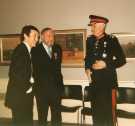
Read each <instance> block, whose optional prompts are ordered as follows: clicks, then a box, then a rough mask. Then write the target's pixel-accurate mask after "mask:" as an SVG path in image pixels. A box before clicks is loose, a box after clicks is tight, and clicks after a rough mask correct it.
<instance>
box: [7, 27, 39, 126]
mask: <svg viewBox="0 0 135 126" xmlns="http://www.w3.org/2000/svg"><path fill="white" fill-rule="evenodd" d="M38 37H39V32H38V29H37V28H36V27H34V26H32V25H26V26H24V27H23V28H22V32H21V43H20V44H19V45H18V46H17V47H16V48H15V50H14V51H13V54H12V58H11V64H10V69H9V81H8V86H7V92H6V99H5V105H6V106H7V107H8V108H10V109H11V111H12V120H13V126H32V125H33V124H32V123H33V91H32V85H33V83H34V78H33V76H32V64H31V54H30V52H31V48H32V47H34V46H35V45H36V43H37V41H38Z"/></svg>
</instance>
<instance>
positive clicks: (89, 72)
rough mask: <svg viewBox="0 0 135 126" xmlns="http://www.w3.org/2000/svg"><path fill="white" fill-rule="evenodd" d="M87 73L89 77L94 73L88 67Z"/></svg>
mask: <svg viewBox="0 0 135 126" xmlns="http://www.w3.org/2000/svg"><path fill="white" fill-rule="evenodd" d="M85 73H86V75H87V77H88V78H89V77H90V75H91V74H92V72H91V71H90V69H86V70H85Z"/></svg>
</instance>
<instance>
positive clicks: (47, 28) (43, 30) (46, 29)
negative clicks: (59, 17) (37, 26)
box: [41, 27, 52, 35]
mask: <svg viewBox="0 0 135 126" xmlns="http://www.w3.org/2000/svg"><path fill="white" fill-rule="evenodd" d="M49 30H52V28H50V27H46V28H44V29H42V31H41V35H42V34H43V33H44V32H46V31H49Z"/></svg>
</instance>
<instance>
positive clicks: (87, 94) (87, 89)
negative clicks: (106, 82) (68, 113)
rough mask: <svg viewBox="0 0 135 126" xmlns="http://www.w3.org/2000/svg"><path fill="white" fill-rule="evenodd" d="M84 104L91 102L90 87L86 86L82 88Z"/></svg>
mask: <svg viewBox="0 0 135 126" xmlns="http://www.w3.org/2000/svg"><path fill="white" fill-rule="evenodd" d="M83 98H84V99H83V100H84V102H87V101H91V100H92V86H86V87H85V88H84V97H83Z"/></svg>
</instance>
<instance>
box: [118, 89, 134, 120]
mask: <svg viewBox="0 0 135 126" xmlns="http://www.w3.org/2000/svg"><path fill="white" fill-rule="evenodd" d="M125 103H127V104H135V88H129V87H119V88H118V91H117V104H125ZM116 112H117V117H121V118H128V119H135V112H128V111H126V110H122V109H117V111H116Z"/></svg>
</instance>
